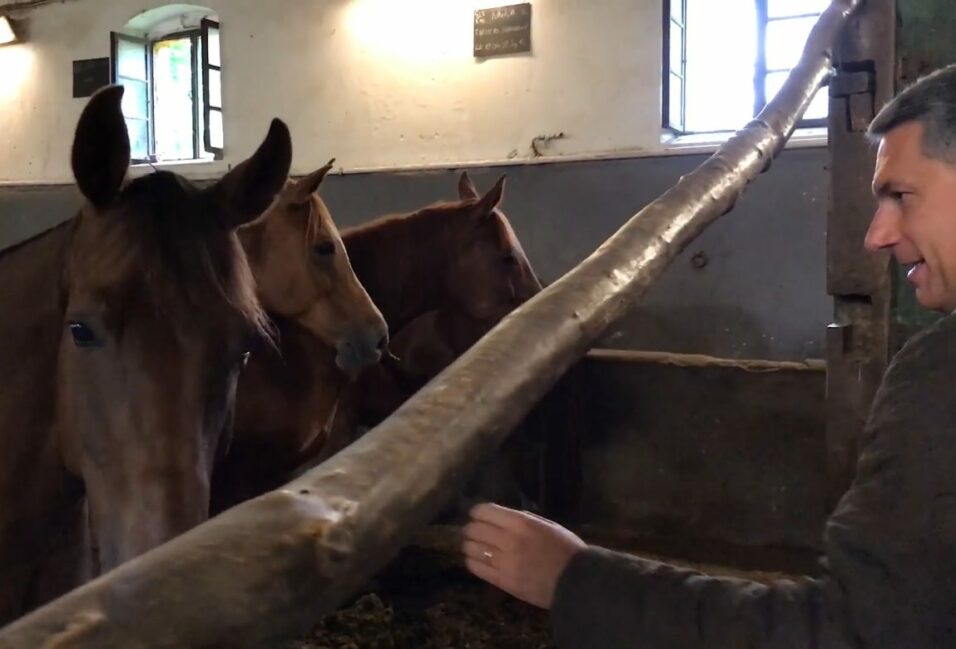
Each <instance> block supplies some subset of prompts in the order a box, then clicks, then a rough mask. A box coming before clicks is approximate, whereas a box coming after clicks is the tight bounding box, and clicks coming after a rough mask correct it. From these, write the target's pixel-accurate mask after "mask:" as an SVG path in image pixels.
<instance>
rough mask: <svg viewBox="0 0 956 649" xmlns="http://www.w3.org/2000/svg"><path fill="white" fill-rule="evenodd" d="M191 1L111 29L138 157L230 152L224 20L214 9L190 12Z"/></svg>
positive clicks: (204, 157) (116, 69) (115, 72)
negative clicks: (221, 33)
mask: <svg viewBox="0 0 956 649" xmlns="http://www.w3.org/2000/svg"><path fill="white" fill-rule="evenodd" d="M183 7H184V5H172V6H170V7H160V8H158V9H154V10H152V11H149V12H146V13H145V14H140V16H137V17H136V18H135V19H134V20H132V21H130V22H129V23H127V25H126V27H125V28H124V30H123V31H122V32H113V33H112V35H111V39H112V42H111V62H112V72H113V81H114V83H119V84H122V85H123V86H124V87H125V88H126V92H125V93H124V94H123V115H124V117H125V118H126V127H127V130H128V131H129V135H130V148H131V155H132V158H133V160H134V161H135V162H140V163H142V162H168V161H181V160H212V159H219V158H221V157H222V151H223V120H222V110H223V107H222V83H221V75H222V63H221V59H220V56H219V31H220V29H219V23H218V22H215V21H214V20H211V19H210V18H209V11H208V10H206V9H203V8H201V7H197V8H195V9H193V10H191V11H188V12H186V13H182V12H181V9H182V8H183ZM171 9H174V10H176V13H175V14H172V15H171V14H170V10H171Z"/></svg>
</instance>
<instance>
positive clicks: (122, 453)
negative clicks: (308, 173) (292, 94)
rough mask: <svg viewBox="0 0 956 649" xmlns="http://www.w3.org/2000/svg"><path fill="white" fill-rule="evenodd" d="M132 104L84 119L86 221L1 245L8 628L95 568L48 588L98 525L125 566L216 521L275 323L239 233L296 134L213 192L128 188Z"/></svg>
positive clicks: (80, 166) (154, 181) (275, 126)
mask: <svg viewBox="0 0 956 649" xmlns="http://www.w3.org/2000/svg"><path fill="white" fill-rule="evenodd" d="M122 96H123V89H122V87H120V86H111V87H109V88H106V89H103V90H101V91H100V92H98V93H97V94H95V95H94V96H93V97H92V98H91V99H90V101H89V103H88V104H87V105H86V107H85V108H84V110H83V113H82V115H81V117H80V119H79V122H78V124H77V128H76V134H75V137H74V142H73V148H72V158H71V160H72V168H73V174H74V177H75V179H76V182H77V185H78V187H79V189H80V191H81V192H82V194H83V196H84V197H85V199H86V200H85V203H84V205H83V207H82V208H81V210H80V212H79V215H78V216H77V217H76V218H74V219H72V220H71V221H68V222H67V223H65V224H63V225H61V226H59V227H57V228H54V229H53V230H51V231H48V232H47V233H45V234H42V235H40V236H38V237H35V238H34V239H32V240H30V241H27V242H25V243H23V244H21V245H19V246H18V247H15V248H13V249H11V250H7V251H5V252H4V253H3V254H2V255H0V278H3V279H2V281H0V311H2V312H3V313H4V314H6V315H7V317H5V318H2V319H0V368H3V369H4V370H5V371H4V376H5V383H4V387H3V390H0V448H2V449H3V452H2V454H0V465H2V466H0V584H2V587H0V620H3V621H8V620H10V619H12V618H14V617H16V616H17V615H20V614H22V613H23V612H24V611H25V610H26V609H28V608H29V607H30V606H32V605H35V604H37V603H39V601H40V600H43V599H45V598H48V597H51V596H54V595H56V594H58V593H59V591H62V590H63V589H65V588H68V587H72V586H73V585H75V583H70V580H72V579H77V578H82V577H84V576H85V575H84V571H83V569H82V566H76V570H75V571H65V572H66V573H68V574H65V575H62V577H63V579H64V581H63V582H61V583H58V584H56V585H50V588H52V589H53V590H52V591H47V592H40V589H41V579H45V578H48V577H49V576H50V575H49V574H44V569H45V566H44V562H45V561H46V560H47V559H48V558H49V554H50V553H51V552H53V551H55V550H56V549H57V547H59V548H60V549H62V548H63V547H64V545H63V544H64V542H66V541H75V540H82V539H83V538H84V537H85V534H84V531H85V529H86V526H87V523H89V524H90V525H91V528H92V529H91V531H92V533H93V535H94V536H95V538H96V541H97V543H98V546H99V551H100V561H101V567H102V568H103V569H110V568H112V567H114V566H116V565H118V564H120V563H122V562H124V561H126V560H127V559H130V558H132V557H134V556H136V555H138V554H140V553H142V552H144V551H146V550H148V549H150V548H152V547H153V546H156V545H158V544H160V543H162V542H164V541H165V540H167V539H169V538H171V537H173V536H175V535H177V534H179V533H180V532H182V531H184V530H186V529H188V528H190V527H192V526H194V525H196V524H197V523H199V522H201V521H203V520H204V519H205V518H206V517H207V511H208V497H209V494H208V492H209V486H208V485H209V477H210V474H211V472H212V466H213V462H214V460H215V458H216V456H217V454H219V453H221V452H222V449H223V447H224V446H225V445H226V444H227V439H226V437H227V435H228V432H229V422H230V419H231V413H232V406H233V399H234V394H235V385H236V380H237V377H238V373H239V369H240V367H241V365H242V363H243V361H244V359H245V357H246V354H247V351H248V349H249V345H250V343H251V341H252V340H253V339H254V338H257V337H261V336H263V335H265V334H266V333H267V330H266V327H265V325H266V322H267V321H266V317H265V314H264V312H263V311H262V310H261V308H260V306H259V303H258V300H257V298H256V295H255V284H254V280H253V277H252V274H251V272H250V269H249V266H248V264H247V262H246V257H245V254H244V253H243V251H242V247H241V245H240V243H239V239H238V237H237V236H236V233H235V230H236V228H237V227H239V226H240V225H242V224H244V223H246V222H249V221H251V220H252V219H254V218H256V217H257V216H259V215H260V214H261V213H262V211H263V210H265V209H266V208H267V207H268V206H269V205H270V203H271V202H272V199H273V197H274V196H275V194H276V193H277V192H278V191H279V190H280V189H281V188H282V185H283V183H284V182H285V180H286V177H287V175H288V170H289V164H290V161H291V156H292V143H291V140H290V137H289V132H288V129H287V128H286V127H285V125H284V124H283V123H282V122H280V121H279V120H274V121H273V123H272V126H271V128H270V130H269V133H268V135H267V137H266V139H265V141H264V142H263V143H262V145H261V146H260V147H259V149H258V150H257V151H256V152H255V154H254V155H253V156H252V157H251V158H249V159H248V160H246V161H245V162H243V163H241V164H239V165H238V166H236V167H235V168H234V169H233V170H232V171H230V172H229V173H228V174H226V175H225V176H224V177H223V178H222V179H221V180H220V181H218V182H217V183H215V184H213V185H212V186H210V187H208V188H206V189H199V188H197V187H195V186H193V185H191V184H190V183H188V182H187V181H185V180H184V179H182V178H180V177H178V176H176V175H175V174H172V173H169V172H156V173H153V174H150V175H147V176H144V177H142V178H138V179H135V180H132V181H127V178H126V176H127V170H128V167H129V159H130V157H129V156H130V145H129V138H128V135H127V132H126V125H125V122H124V120H123V114H122V111H121V108H120V104H121V100H122ZM84 497H85V500H84ZM87 507H88V512H87V509H86V508H87ZM87 515H88V516H89V518H88V519H87ZM76 555H77V556H76V558H77V560H80V559H82V558H86V559H88V558H89V555H88V554H87V553H84V552H82V551H77V552H76ZM59 558H60V559H62V557H59Z"/></svg>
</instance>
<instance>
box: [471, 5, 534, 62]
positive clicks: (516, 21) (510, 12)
mask: <svg viewBox="0 0 956 649" xmlns="http://www.w3.org/2000/svg"><path fill="white" fill-rule="evenodd" d="M530 51H531V3H529V2H525V3H523V4H518V5H508V6H507V7H495V8H493V9H479V10H477V11H475V56H477V57H488V56H499V55H502V54H514V53H515V52H530Z"/></svg>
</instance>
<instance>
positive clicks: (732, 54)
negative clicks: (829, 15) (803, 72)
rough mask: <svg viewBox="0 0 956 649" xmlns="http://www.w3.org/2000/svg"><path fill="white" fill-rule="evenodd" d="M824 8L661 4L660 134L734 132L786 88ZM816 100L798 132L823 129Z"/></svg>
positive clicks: (700, 0) (823, 103)
mask: <svg viewBox="0 0 956 649" xmlns="http://www.w3.org/2000/svg"><path fill="white" fill-rule="evenodd" d="M829 4H830V3H829V1H828V0H721V1H720V2H714V1H713V0H665V2H664V70H663V106H662V108H663V110H662V113H663V118H664V121H663V123H664V127H665V128H667V129H669V130H671V131H673V132H675V133H681V134H683V133H707V132H717V131H733V130H736V129H738V128H740V127H741V126H743V125H744V124H745V123H746V122H747V121H749V120H750V119H751V118H753V117H754V116H755V115H756V114H757V113H759V112H760V111H761V110H762V109H763V108H764V106H766V104H767V102H768V101H769V100H770V99H772V98H773V97H774V95H776V93H777V91H778V90H780V88H781V87H782V86H783V83H784V81H786V79H787V75H788V74H789V73H790V70H792V69H793V67H794V66H795V65H796V64H797V62H798V61H799V59H800V56H801V55H802V53H803V46H804V44H805V43H806V40H807V37H808V36H809V35H810V30H811V29H812V28H813V26H814V24H815V23H816V21H817V19H818V18H819V17H820V14H821V13H822V12H823V10H824V9H826V8H827V7H828V6H829ZM828 109H829V99H828V95H827V92H826V91H825V90H820V91H818V92H817V94H816V96H815V97H814V99H813V102H812V103H811V104H810V106H809V107H808V109H807V111H806V113H805V114H804V118H803V120H802V121H801V123H800V124H799V127H801V128H807V127H823V126H826V117H827V112H828Z"/></svg>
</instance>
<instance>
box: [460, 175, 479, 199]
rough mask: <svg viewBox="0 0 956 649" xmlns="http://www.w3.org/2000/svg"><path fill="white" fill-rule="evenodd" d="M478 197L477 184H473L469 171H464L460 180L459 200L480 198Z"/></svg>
mask: <svg viewBox="0 0 956 649" xmlns="http://www.w3.org/2000/svg"><path fill="white" fill-rule="evenodd" d="M478 196H479V194H478V188H477V187H475V183H473V182H471V176H469V175H468V172H467V171H462V172H461V176H460V177H459V178H458V198H460V199H461V200H463V201H466V200H469V199H472V198H478Z"/></svg>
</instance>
